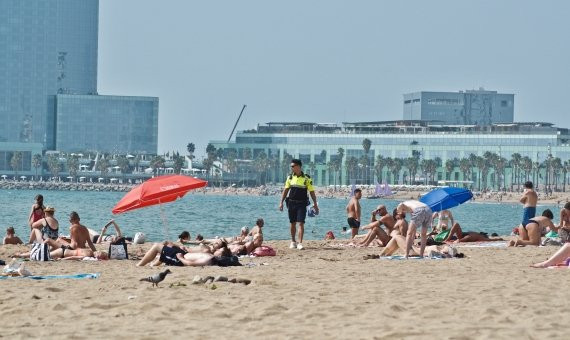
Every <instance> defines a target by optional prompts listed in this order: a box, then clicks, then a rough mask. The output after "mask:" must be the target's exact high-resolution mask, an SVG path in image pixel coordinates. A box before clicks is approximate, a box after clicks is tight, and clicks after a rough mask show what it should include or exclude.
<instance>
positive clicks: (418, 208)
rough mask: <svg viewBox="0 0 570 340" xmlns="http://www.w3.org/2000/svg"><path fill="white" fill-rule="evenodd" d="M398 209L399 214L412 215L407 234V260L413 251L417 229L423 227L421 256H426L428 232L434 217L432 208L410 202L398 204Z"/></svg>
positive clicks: (418, 202) (420, 203)
mask: <svg viewBox="0 0 570 340" xmlns="http://www.w3.org/2000/svg"><path fill="white" fill-rule="evenodd" d="M397 209H398V212H408V213H411V216H412V217H411V221H410V224H409V225H408V233H407V234H406V244H407V246H406V255H405V256H406V258H407V257H408V254H409V252H410V250H411V249H412V244H413V243H414V239H415V237H416V229H417V227H421V234H420V237H421V243H420V244H421V246H420V252H419V255H420V256H424V249H425V246H426V243H427V230H428V226H429V225H430V220H431V217H432V211H431V208H430V207H428V206H427V205H426V204H425V203H423V202H420V201H415V200H409V201H404V202H402V203H400V204H398V207H397Z"/></svg>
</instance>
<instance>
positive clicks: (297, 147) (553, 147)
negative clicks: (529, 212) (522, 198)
mask: <svg viewBox="0 0 570 340" xmlns="http://www.w3.org/2000/svg"><path fill="white" fill-rule="evenodd" d="M473 92H483V91H473ZM421 94H423V93H418V94H414V96H411V95H405V96H404V98H405V103H404V105H405V107H404V117H405V118H409V114H410V110H409V108H407V106H408V105H409V103H408V101H410V103H413V99H409V98H416V99H417V101H416V103H417V104H418V108H420V107H421V105H422V104H421V102H422V95H421ZM434 94H435V95H434ZM443 94H445V95H444V96H437V93H436V92H429V96H428V98H429V102H431V103H435V105H432V106H433V107H430V105H429V104H427V103H426V106H425V107H424V108H420V110H421V111H424V112H421V111H420V112H417V113H415V116H416V118H420V119H415V120H411V119H404V120H398V121H379V122H345V123H341V124H319V123H309V122H271V123H266V124H262V125H258V126H257V128H256V129H253V130H246V131H239V132H238V133H237V135H236V138H235V141H232V142H222V141H212V144H213V145H214V146H215V147H216V148H221V149H223V150H224V154H225V155H226V156H227V155H228V154H229V153H234V151H231V150H235V154H236V155H237V159H243V158H244V154H248V153H249V150H251V156H249V157H250V158H251V159H253V160H255V159H256V158H257V157H259V155H260V154H263V155H264V156H265V155H266V156H267V158H269V159H274V160H276V161H274V164H279V165H274V166H275V167H278V169H279V170H278V171H274V177H275V179H276V181H280V180H281V179H282V178H284V172H287V171H288V170H287V168H286V167H285V166H284V165H283V166H282V163H283V162H284V159H285V162H287V157H294V158H300V159H301V160H302V161H303V163H304V164H310V167H311V168H312V169H311V170H309V169H308V168H307V165H305V167H304V168H305V171H307V172H310V173H312V174H313V177H314V181H315V182H316V183H317V184H318V185H332V184H335V183H336V184H338V183H339V180H340V184H351V183H354V182H356V183H373V182H374V180H375V178H376V179H377V178H384V179H386V178H388V181H389V182H390V183H399V184H403V183H411V182H414V181H415V182H418V181H423V180H424V179H423V178H420V177H421V173H422V170H421V169H420V170H418V172H417V175H416V177H415V179H414V180H411V181H410V178H409V177H408V178H406V177H407V176H409V175H410V173H409V170H408V169H407V168H406V165H405V163H402V164H403V165H402V167H401V168H400V169H399V170H398V169H397V171H396V174H395V175H393V176H391V175H392V170H391V169H390V168H389V167H388V166H385V167H382V169H381V173H380V174H378V173H376V174H374V171H375V170H374V164H375V162H376V159H377V158H378V156H382V157H384V158H388V157H389V158H392V159H394V158H399V159H406V158H410V157H415V158H417V159H418V163H421V161H422V160H427V159H440V160H441V162H440V163H439V168H438V169H437V171H436V173H434V174H433V175H434V176H433V180H434V181H437V180H457V181H462V180H467V179H469V180H472V181H475V182H476V181H477V177H478V176H480V175H479V170H480V169H473V170H470V171H469V174H468V175H464V173H463V171H461V169H460V167H459V160H460V159H464V158H469V157H470V156H471V155H472V154H473V155H476V156H483V155H484V154H485V153H486V152H491V153H494V154H496V155H498V156H500V157H502V158H504V159H505V160H506V161H507V162H508V161H510V160H511V158H512V155H513V154H520V156H521V157H522V158H524V157H527V158H528V159H530V160H531V161H532V163H533V164H535V166H537V164H543V163H544V162H545V160H547V159H549V160H553V159H556V158H559V159H560V161H561V163H562V164H563V165H564V162H566V164H568V160H570V133H569V130H568V129H566V128H558V127H555V126H554V125H553V124H550V123H544V122H526V123H521V122H519V123H515V122H513V114H512V109H513V95H501V96H500V97H499V98H498V100H494V99H493V98H492V97H493V94H496V93H494V92H491V91H484V93H475V94H473V93H471V94H469V95H468V96H474V95H475V96H476V95H485V96H486V97H487V99H486V104H485V105H486V106H485V105H481V103H482V102H483V101H480V102H479V103H476V101H477V100H478V99H477V98H475V100H473V98H469V99H468V100H465V99H464V98H465V93H464V92H458V93H443ZM454 95H455V96H458V97H461V99H460V100H457V101H455V100H453V98H454ZM438 97H441V98H438ZM424 99H425V96H424ZM439 99H441V100H439ZM426 101H427V100H426ZM466 102H469V103H475V104H474V105H475V108H472V107H466V106H465V105H466V104H465V103H466ZM450 103H451V104H454V105H455V104H457V105H459V106H460V107H457V108H452V110H451V111H450V112H448V114H447V115H444V116H440V117H443V118H446V119H447V120H449V121H447V122H446V121H441V120H439V121H436V120H433V119H431V120H427V119H422V117H432V116H430V114H429V112H426V111H429V110H430V109H433V110H434V111H438V112H439V111H441V107H444V108H445V109H449V108H450ZM469 105H471V104H469ZM495 106H499V107H500V108H502V110H499V109H497V108H495ZM454 112H455V114H456V115H457V117H453V115H454ZM466 113H467V114H466ZM471 113H473V114H474V116H476V117H479V118H478V119H476V120H477V121H478V123H479V124H461V125H460V124H457V120H458V119H462V120H467V121H470V120H471V119H472V118H471V117H470V116H469V115H470V114H471ZM494 113H497V114H494ZM406 115H408V117H406ZM458 117H459V118H458ZM481 117H486V118H485V119H483V118H481ZM495 118H496V119H495ZM365 139H368V140H369V141H370V142H371V143H370V148H369V151H368V153H366V152H365V150H364V148H363V141H364V140H365ZM339 148H342V149H343V150H344V157H342V165H341V166H340V167H339V168H338V169H336V170H334V169H332V168H331V166H330V162H331V161H335V160H338V159H340V155H339V153H338V149H339ZM245 150H248V151H245ZM365 154H366V155H367V158H368V164H369V167H370V168H371V170H370V171H368V172H366V174H365V175H364V179H363V178H362V176H361V177H360V179H356V180H355V178H354V177H356V176H354V175H352V176H351V175H350V174H349V171H350V170H349V168H350V165H348V166H347V163H348V162H350V161H351V158H355V159H356V160H360V159H361V158H362V156H364V155H365ZM471 157H473V156H471ZM246 158H247V157H246ZM447 160H453V161H454V169H453V170H452V171H447V170H446V169H445V163H446V161H447ZM352 161H353V162H354V160H352ZM549 164H554V163H549ZM360 167H362V165H360ZM539 168H540V167H539ZM505 170H506V171H505V174H503V175H502V176H501V178H503V179H504V182H503V183H504V184H503V185H504V186H506V187H508V186H510V185H511V183H512V182H513V181H515V179H514V178H515V177H513V176H512V175H511V173H512V167H511V166H510V165H509V164H508V163H507V164H506V169H505ZM520 170H521V169H519V171H520ZM336 171H338V172H340V175H336V174H335V172H336ZM376 171H378V170H376ZM540 171H541V170H540V169H539V170H538V171H537V172H536V178H537V179H540V180H539V181H540V182H542V181H543V180H542V178H543V177H548V175H549V174H547V172H549V171H550V177H551V178H552V176H553V175H554V174H556V173H552V171H556V169H554V168H553V169H548V165H547V166H546V167H545V168H544V169H543V170H542V173H540ZM493 172H494V171H493V169H491V170H490V171H488V172H487V173H486V175H487V176H489V177H488V178H487V180H490V179H491V178H492V176H494V174H493ZM561 173H562V171H559V173H558V175H560V174H561ZM418 175H419V176H418ZM337 176H338V177H337ZM529 176H530V175H529ZM525 177H526V174H525ZM487 180H485V182H487ZM491 181H492V180H491ZM519 181H520V180H519ZM551 182H552V180H551ZM560 183H561V182H560Z"/></svg>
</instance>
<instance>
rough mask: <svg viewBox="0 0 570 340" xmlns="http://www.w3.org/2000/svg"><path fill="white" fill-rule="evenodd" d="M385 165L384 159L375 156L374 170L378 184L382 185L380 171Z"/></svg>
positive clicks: (380, 156)
mask: <svg viewBox="0 0 570 340" xmlns="http://www.w3.org/2000/svg"><path fill="white" fill-rule="evenodd" d="M385 165H386V158H384V156H382V155H378V156H376V162H375V163H374V170H375V171H376V177H377V178H378V183H382V170H383V169H384V166H385Z"/></svg>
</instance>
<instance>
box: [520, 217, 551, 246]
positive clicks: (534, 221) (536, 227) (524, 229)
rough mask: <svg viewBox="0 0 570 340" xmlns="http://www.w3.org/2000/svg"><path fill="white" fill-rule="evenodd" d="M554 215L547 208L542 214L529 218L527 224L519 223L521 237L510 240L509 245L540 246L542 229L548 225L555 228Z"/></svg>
mask: <svg viewBox="0 0 570 340" xmlns="http://www.w3.org/2000/svg"><path fill="white" fill-rule="evenodd" d="M553 218H554V215H553V214H552V211H550V209H546V210H544V211H543V212H542V216H537V217H533V218H531V219H530V220H528V223H527V224H526V226H525V225H523V224H521V225H519V237H518V238H517V239H516V240H511V241H510V242H509V247H516V246H521V247H524V246H538V245H540V236H541V235H542V230H543V229H544V228H546V227H550V228H551V229H553V228H555V226H554V223H552V219H553Z"/></svg>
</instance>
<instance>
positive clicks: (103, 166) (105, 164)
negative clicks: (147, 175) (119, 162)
mask: <svg viewBox="0 0 570 340" xmlns="http://www.w3.org/2000/svg"><path fill="white" fill-rule="evenodd" d="M110 165H111V164H110V163H109V159H108V158H106V157H101V159H100V160H99V162H97V171H99V172H100V173H101V177H103V181H105V180H106V177H107V173H108V172H109V166H110ZM151 165H152V163H151Z"/></svg>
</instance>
